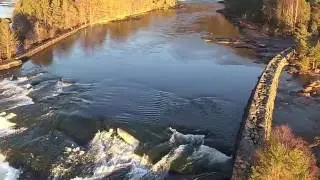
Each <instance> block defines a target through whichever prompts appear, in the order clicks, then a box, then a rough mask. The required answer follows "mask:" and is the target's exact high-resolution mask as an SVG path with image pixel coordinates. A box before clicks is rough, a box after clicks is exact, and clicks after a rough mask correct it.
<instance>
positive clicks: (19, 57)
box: [0, 4, 178, 71]
mask: <svg viewBox="0 0 320 180" xmlns="http://www.w3.org/2000/svg"><path fill="white" fill-rule="evenodd" d="M177 6H178V4H176V6H173V7H170V8H168V9H171V8H175V7H177ZM157 10H165V8H162V9H152V10H150V11H145V12H140V13H135V14H132V15H127V16H119V17H115V18H111V19H102V20H98V21H95V22H93V23H88V24H83V25H80V26H79V27H76V29H70V30H68V31H67V32H65V33H62V34H59V35H57V37H56V38H51V39H48V40H46V41H44V42H40V44H39V45H36V46H34V47H31V48H29V49H27V50H25V51H24V52H22V53H18V54H16V55H15V56H14V57H13V58H12V60H10V61H8V62H4V63H0V71H2V70H8V69H11V68H14V67H18V66H21V65H22V64H23V63H24V62H26V61H27V59H28V58H30V57H31V56H33V55H35V54H37V53H39V52H41V51H43V50H45V49H47V48H49V47H50V46H52V45H54V44H56V43H58V42H60V41H62V40H64V39H66V38H68V37H70V36H72V35H74V34H76V33H77V32H79V31H80V30H82V29H85V28H88V27H90V26H95V25H99V24H108V23H112V22H117V21H122V20H126V19H129V18H133V17H138V16H142V15H144V14H146V13H149V12H152V11H157Z"/></svg>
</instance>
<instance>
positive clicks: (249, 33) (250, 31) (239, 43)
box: [210, 8, 320, 78]
mask: <svg viewBox="0 0 320 180" xmlns="http://www.w3.org/2000/svg"><path fill="white" fill-rule="evenodd" d="M216 12H217V13H220V14H221V15H223V16H224V17H225V18H227V19H228V20H229V21H230V22H231V23H232V24H234V25H235V26H237V27H239V28H240V29H241V31H243V32H242V34H244V38H240V39H231V38H223V40H222V41H221V40H220V39H214V40H210V41H214V42H215V43H217V44H222V45H227V46H231V47H234V48H247V49H251V50H253V51H256V55H257V58H258V59H265V58H268V57H270V58H272V57H273V56H274V55H276V54H277V53H279V52H281V51H282V50H284V49H286V48H288V47H292V46H294V43H292V44H291V45H289V44H287V46H286V47H285V45H286V43H285V41H292V39H291V38H290V37H285V36H272V35H271V34H270V32H268V31H267V30H265V29H263V27H262V26H261V24H259V23H255V22H252V21H248V20H246V19H243V18H241V17H238V16H236V15H234V14H232V13H228V12H227V9H226V8H222V9H218V10H217V11H216ZM277 39H282V40H280V41H278V42H277ZM266 40H267V41H268V40H269V41H270V42H269V43H264V41H266ZM281 41H283V42H284V43H283V44H281ZM276 43H277V44H276ZM274 45H275V47H273V46H274ZM283 45H284V47H281V46H283ZM277 46H278V47H277ZM293 58H294V57H293ZM265 63H268V62H265ZM285 71H286V72H287V73H289V74H291V75H297V76H300V75H304V76H309V77H310V78H311V77H320V71H319V73H317V72H314V71H313V70H308V71H306V72H303V71H300V70H299V69H298V68H297V66H296V64H294V63H290V60H289V64H288V66H287V68H285Z"/></svg>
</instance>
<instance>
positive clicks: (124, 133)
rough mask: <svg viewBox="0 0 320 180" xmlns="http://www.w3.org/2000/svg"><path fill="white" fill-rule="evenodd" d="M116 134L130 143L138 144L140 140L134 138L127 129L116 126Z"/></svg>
mask: <svg viewBox="0 0 320 180" xmlns="http://www.w3.org/2000/svg"><path fill="white" fill-rule="evenodd" d="M117 134H118V135H119V136H120V137H121V138H122V139H123V140H124V141H125V142H126V143H128V144H130V145H134V146H136V145H139V143H140V141H139V140H138V139H136V138H135V137H134V136H132V135H131V134H130V133H128V132H127V131H125V130H123V129H120V128H117Z"/></svg>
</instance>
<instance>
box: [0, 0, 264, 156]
mask: <svg viewBox="0 0 320 180" xmlns="http://www.w3.org/2000/svg"><path fill="white" fill-rule="evenodd" d="M217 8H221V5H218V4H216V3H214V2H211V1H197V2H193V3H192V2H185V3H184V6H183V7H182V8H179V9H177V10H169V11H167V12H162V11H161V12H152V13H150V14H147V15H145V16H141V17H137V18H133V19H130V20H126V21H120V22H114V23H110V24H108V25H99V26H94V27H90V28H87V29H85V30H83V31H81V32H79V33H78V34H75V35H74V36H72V37H70V38H67V39H66V40H64V41H62V42H60V43H58V44H56V45H54V46H53V47H51V48H49V49H47V50H45V51H44V52H41V53H39V54H38V55H36V56H34V57H32V58H31V59H30V60H29V61H28V62H26V63H25V64H24V65H23V66H22V68H19V69H16V70H12V71H8V72H5V73H2V75H1V77H2V80H1V82H0V84H1V85H2V88H0V93H1V94H0V98H1V100H0V111H6V112H14V113H16V114H17V115H18V118H17V120H14V121H15V122H16V123H17V125H18V127H23V128H27V129H31V128H33V127H35V126H38V125H39V124H43V123H45V122H50V123H52V125H48V126H50V129H51V130H55V131H59V132H61V133H64V134H65V135H67V136H68V137H70V138H71V139H73V140H74V141H76V142H77V143H79V144H86V143H88V141H89V140H90V139H91V138H92V136H93V135H94V133H95V132H97V131H98V130H99V129H101V127H100V126H99V127H98V128H97V126H96V124H97V122H103V123H104V124H105V126H106V127H109V126H111V124H116V125H117V126H120V127H123V128H125V129H128V130H130V131H131V132H135V133H136V136H137V137H138V138H139V140H141V141H142V140H145V141H154V140H155V139H157V137H159V136H162V135H163V134H162V133H163V131H164V130H165V129H167V128H168V127H172V128H175V129H178V130H179V131H181V132H183V133H189V134H205V135H206V138H205V144H207V145H208V146H210V147H213V148H216V149H218V150H220V151H221V152H223V153H225V154H227V155H230V154H231V153H232V151H233V144H234V141H235V136H236V134H237V131H238V128H239V123H240V122H241V117H242V113H243V108H244V107H245V106H246V102H247V100H248V97H249V95H250V93H251V90H252V88H253V87H254V86H255V83H256V81H257V77H258V76H259V75H260V73H261V71H262V68H263V66H262V65H257V64H254V63H253V61H254V59H253V58H252V56H251V55H250V52H247V51H244V50H239V49H238V50H233V49H231V48H227V47H223V46H219V45H216V44H213V43H206V42H205V41H204V39H203V38H204V37H206V36H208V35H210V36H218V37H239V36H240V34H239V31H238V29H237V28H236V27H234V26H233V25H232V24H230V23H229V22H228V21H227V20H226V19H225V18H224V17H222V16H221V15H220V14H217V13H215V9H217ZM10 79H11V80H10ZM46 127H47V126H46ZM30 131H32V130H30ZM37 133H38V132H34V133H33V137H32V138H35V139H36V138H37V137H39V136H40V134H41V133H40V134H39V135H37ZM44 134H45V133H43V132H42V134H41V135H44ZM28 137H29V136H28ZM32 138H31V139H32Z"/></svg>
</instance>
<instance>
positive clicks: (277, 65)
mask: <svg viewBox="0 0 320 180" xmlns="http://www.w3.org/2000/svg"><path fill="white" fill-rule="evenodd" d="M292 54H293V53H292V49H291V48H288V49H286V50H284V51H282V52H281V53H280V54H278V55H277V56H275V57H274V58H273V59H271V60H270V62H269V63H268V65H267V66H266V68H265V69H264V71H263V72H262V74H261V76H260V78H259V80H258V82H257V85H256V87H255V88H254V89H253V91H252V94H251V96H250V98H249V100H248V104H247V107H246V109H245V112H244V115H243V122H242V124H241V126H240V130H239V133H238V139H237V144H236V151H235V156H234V166H233V173H232V179H233V180H242V179H243V180H245V179H248V178H249V173H250V170H251V165H252V162H253V160H254V157H253V156H254V152H255V150H256V149H258V148H259V147H261V145H263V143H264V141H265V140H268V138H269V136H270V133H271V128H272V117H273V109H274V102H275V99H276V96H277V90H278V85H279V79H280V76H281V73H282V70H283V68H284V67H285V66H286V65H287V64H288V59H290V57H291V56H292Z"/></svg>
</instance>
